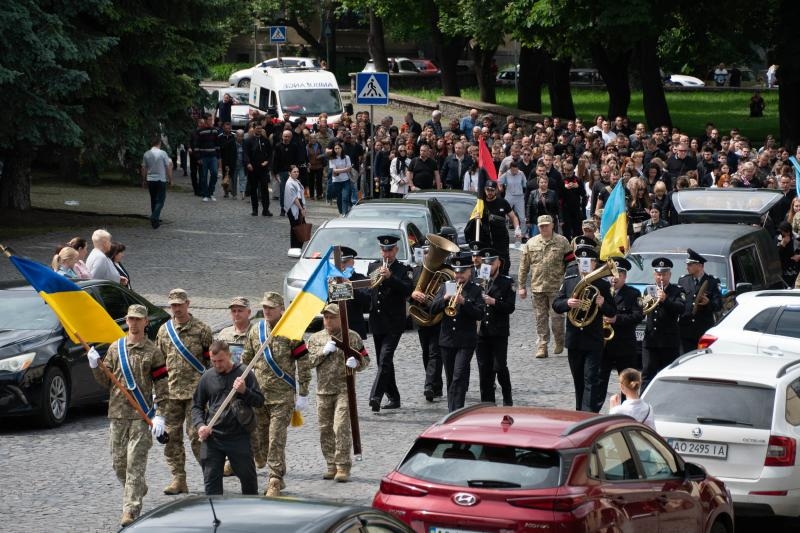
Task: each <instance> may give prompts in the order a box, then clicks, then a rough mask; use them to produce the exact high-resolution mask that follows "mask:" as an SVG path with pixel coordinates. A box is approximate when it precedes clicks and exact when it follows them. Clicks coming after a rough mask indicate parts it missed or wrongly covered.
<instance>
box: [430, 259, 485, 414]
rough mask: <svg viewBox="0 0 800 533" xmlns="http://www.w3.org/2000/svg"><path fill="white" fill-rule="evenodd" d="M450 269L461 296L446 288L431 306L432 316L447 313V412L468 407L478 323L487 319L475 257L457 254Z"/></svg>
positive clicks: (443, 333) (443, 334) (443, 337)
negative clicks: (475, 280) (474, 276)
mask: <svg viewBox="0 0 800 533" xmlns="http://www.w3.org/2000/svg"><path fill="white" fill-rule="evenodd" d="M448 266H449V267H450V268H451V269H453V272H454V273H455V283H456V289H455V291H454V292H458V287H460V289H461V290H460V293H459V294H458V295H455V294H452V295H451V294H450V293H449V292H447V285H446V284H445V285H442V287H440V288H439V292H438V293H437V294H436V297H435V298H434V299H433V303H432V304H431V313H441V312H444V317H443V318H442V322H441V330H440V333H439V349H440V351H441V353H442V362H443V364H444V372H445V378H446V380H447V410H448V411H449V412H451V413H452V412H453V411H455V410H457V409H461V408H462V407H464V401H465V399H466V397H467V389H468V388H469V367H470V362H471V361H472V352H473V351H475V345H476V344H477V342H478V328H477V322H478V321H479V320H481V319H482V318H483V314H484V307H485V304H484V303H483V296H482V294H481V288H480V287H478V286H477V285H476V284H475V283H473V282H472V281H471V280H472V268H473V267H472V255H471V254H470V253H469V252H460V253H458V254H455V255H453V256H451V258H450V263H449V265H448ZM451 287H452V285H451ZM451 302H452V304H453V305H450V304H451ZM451 315H452V316H451Z"/></svg>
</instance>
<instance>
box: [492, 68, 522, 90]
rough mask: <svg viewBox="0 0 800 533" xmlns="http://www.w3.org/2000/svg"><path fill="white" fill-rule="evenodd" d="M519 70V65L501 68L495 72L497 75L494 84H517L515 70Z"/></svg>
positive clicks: (511, 85)
mask: <svg viewBox="0 0 800 533" xmlns="http://www.w3.org/2000/svg"><path fill="white" fill-rule="evenodd" d="M518 71H519V67H517V69H513V68H508V69H503V70H501V71H500V72H498V73H497V77H496V78H495V80H494V84H495V85H499V86H501V87H513V86H515V85H516V84H517V72H518Z"/></svg>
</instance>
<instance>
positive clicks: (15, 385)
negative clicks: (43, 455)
mask: <svg viewBox="0 0 800 533" xmlns="http://www.w3.org/2000/svg"><path fill="white" fill-rule="evenodd" d="M78 285H80V287H81V288H82V289H83V290H84V291H86V292H88V293H89V294H90V295H91V296H92V297H93V298H94V299H95V300H97V301H98V302H100V304H101V305H102V306H103V307H104V308H105V309H106V311H108V314H109V315H111V317H112V318H113V319H114V320H116V322H117V323H118V324H119V325H120V327H122V328H123V329H125V328H126V325H125V318H124V317H125V314H126V313H127V311H128V306H129V305H131V304H142V305H144V306H145V307H147V309H148V315H149V316H148V319H149V324H148V326H147V334H148V336H149V337H150V338H151V339H153V338H155V335H156V332H157V331H158V328H159V327H160V326H161V324H163V323H164V322H166V321H167V320H168V319H169V315H168V314H167V313H166V312H165V311H164V310H163V309H161V308H159V307H157V306H155V305H153V304H152V303H150V302H148V301H147V300H145V299H144V298H143V297H142V296H139V295H138V294H136V293H135V292H133V291H131V290H129V289H126V288H125V287H122V286H121V285H119V284H117V283H113V282H110V281H101V280H89V281H81V282H79V283H78ZM107 348H108V345H99V346H97V349H98V351H99V352H100V353H101V354H104V353H105V351H106V349H107ZM107 396H108V391H107V390H105V389H103V388H102V387H100V385H99V384H98V383H97V382H96V381H95V380H94V377H93V376H92V372H91V370H90V369H89V361H88V359H87V357H86V354H85V352H84V351H83V348H82V347H81V346H80V345H77V344H75V343H73V342H72V341H70V340H69V337H67V335H66V334H65V333H64V329H63V328H62V327H61V323H60V322H59V321H58V318H56V315H55V314H54V313H53V311H51V310H50V308H49V307H48V306H47V304H45V303H44V300H42V298H41V297H40V296H39V295H38V294H37V293H36V292H35V291H34V290H33V288H31V286H30V285H27V284H25V283H24V282H21V281H19V282H3V283H0V417H13V416H31V415H33V416H35V417H36V418H37V419H38V421H39V422H40V423H41V424H42V425H43V426H46V427H55V426H58V425H60V424H61V423H62V422H64V420H65V419H66V417H67V413H68V411H69V409H70V407H74V406H77V405H86V404H96V403H98V402H100V401H102V400H104V399H105V398H106V397H107Z"/></svg>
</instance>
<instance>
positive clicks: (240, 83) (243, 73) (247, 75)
mask: <svg viewBox="0 0 800 533" xmlns="http://www.w3.org/2000/svg"><path fill="white" fill-rule="evenodd" d="M267 67H306V68H319V61H318V60H317V59H315V58H312V57H281V58H277V57H273V58H272V59H267V60H266V61H262V62H261V63H259V64H257V65H254V66H253V67H251V68H246V69H242V70H237V71H236V72H234V73H233V74H231V76H230V78H228V85H235V86H236V87H250V79H251V78H252V77H253V70H255V69H262V70H263V69H265V68H267Z"/></svg>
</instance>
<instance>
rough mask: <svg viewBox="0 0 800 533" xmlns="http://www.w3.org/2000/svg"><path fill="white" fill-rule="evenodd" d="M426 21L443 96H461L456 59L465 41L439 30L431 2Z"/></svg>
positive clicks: (459, 55) (436, 10)
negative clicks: (439, 72) (437, 64)
mask: <svg viewBox="0 0 800 533" xmlns="http://www.w3.org/2000/svg"><path fill="white" fill-rule="evenodd" d="M428 9H429V11H428V20H429V21H430V27H431V28H432V29H431V39H432V40H433V48H434V50H435V53H436V58H437V59H438V60H439V70H441V71H442V72H441V74H440V75H439V77H440V79H441V80H442V95H443V96H456V97H460V96H461V85H460V84H459V82H458V59H459V57H461V52H462V50H464V45H465V44H466V39H465V38H464V37H463V36H461V35H455V36H452V37H448V36H446V35H444V34H442V31H441V30H440V29H439V10H438V8H437V7H436V6H435V5H434V3H433V2H430V3H429V6H428Z"/></svg>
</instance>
